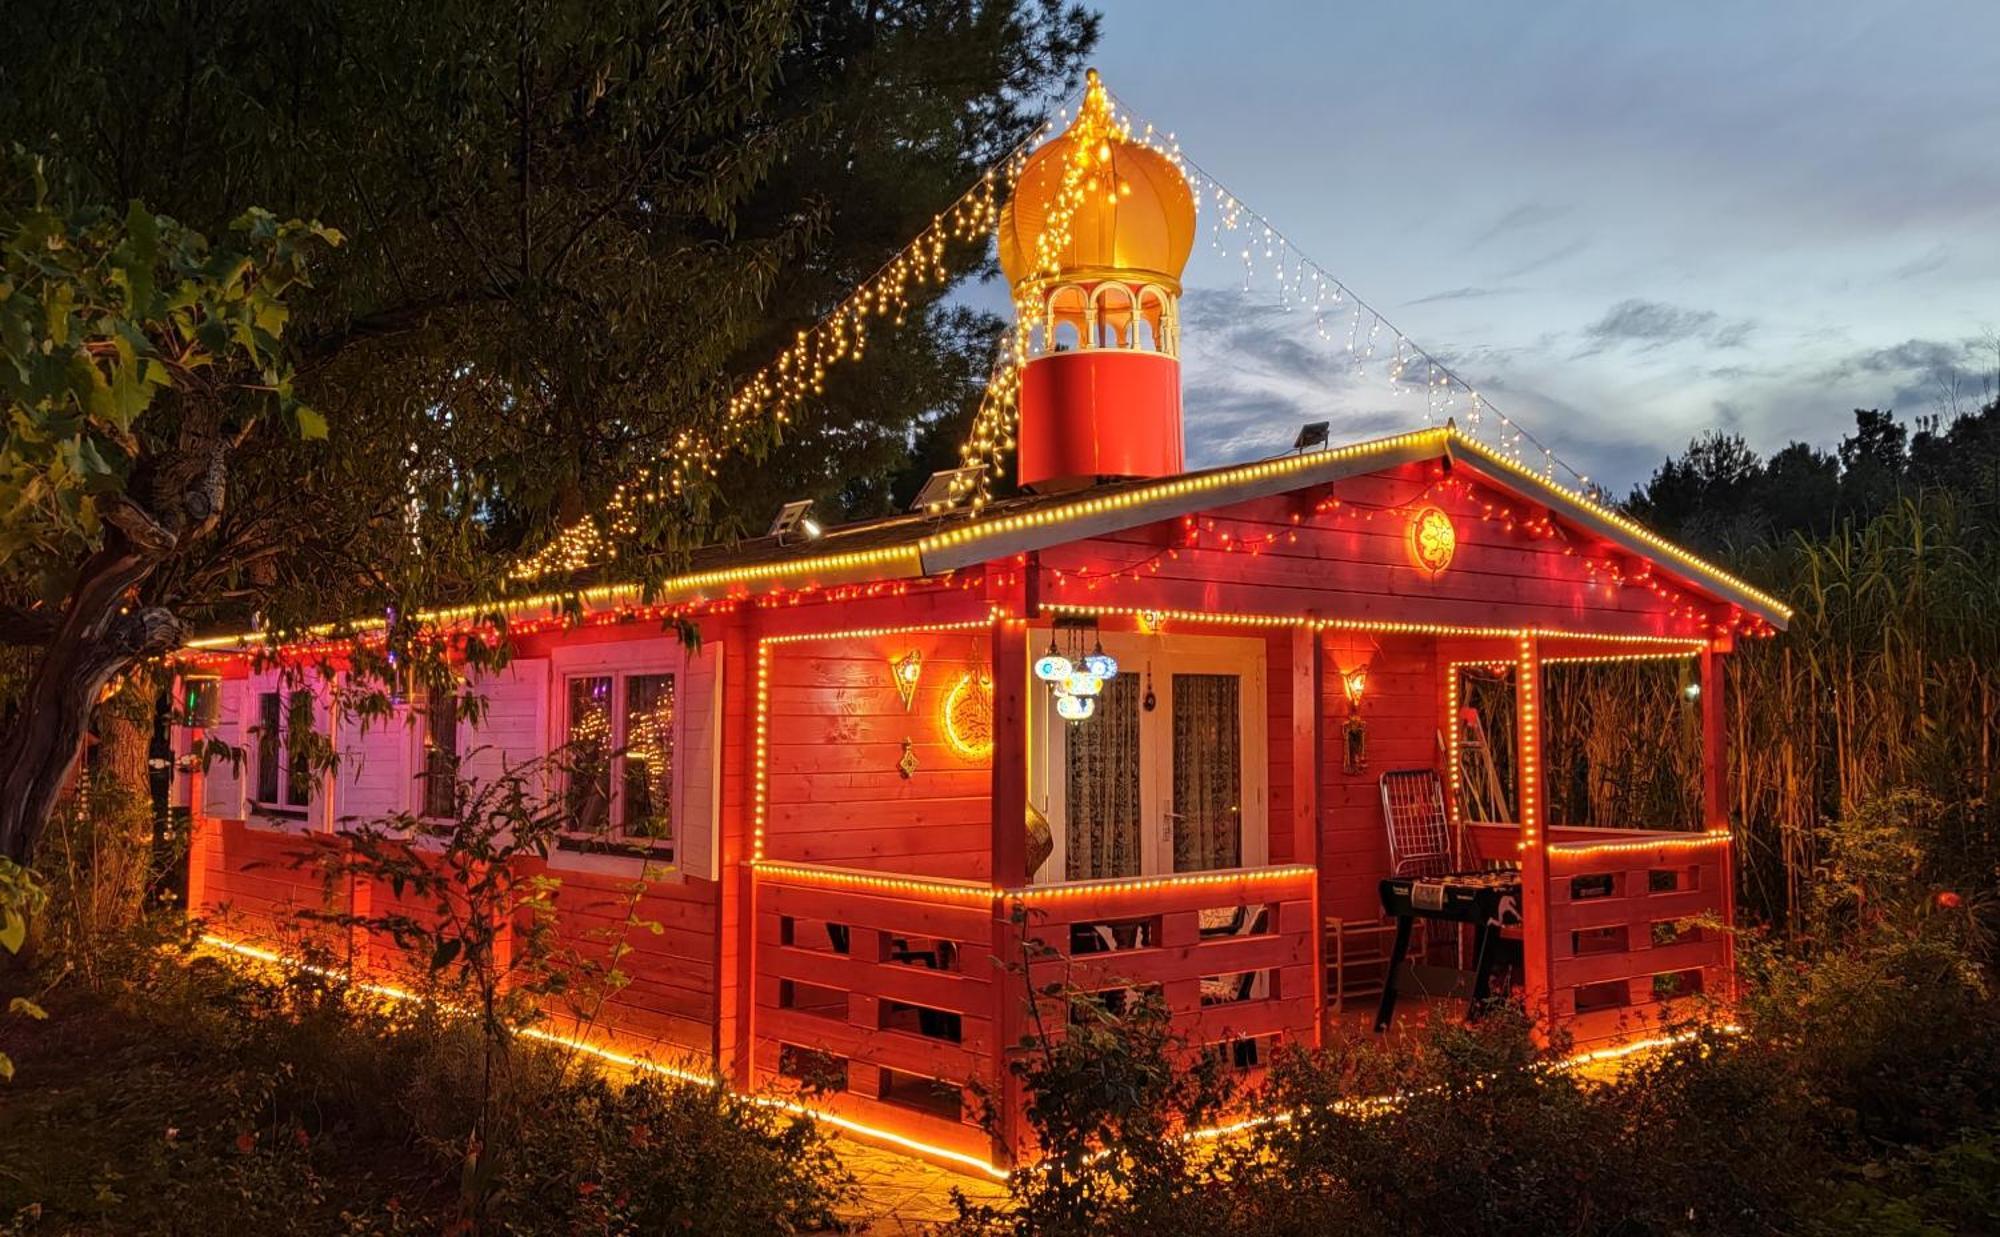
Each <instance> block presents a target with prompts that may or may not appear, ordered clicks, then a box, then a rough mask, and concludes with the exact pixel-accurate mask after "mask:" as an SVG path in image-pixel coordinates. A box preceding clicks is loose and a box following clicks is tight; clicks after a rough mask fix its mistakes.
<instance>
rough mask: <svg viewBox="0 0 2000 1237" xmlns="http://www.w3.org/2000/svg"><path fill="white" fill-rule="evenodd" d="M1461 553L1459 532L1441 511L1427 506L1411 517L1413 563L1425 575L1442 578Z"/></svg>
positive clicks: (1411, 557)
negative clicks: (1454, 558) (1452, 559)
mask: <svg viewBox="0 0 2000 1237" xmlns="http://www.w3.org/2000/svg"><path fill="white" fill-rule="evenodd" d="M1456 553H1458V530H1457V529H1456V528H1454V527H1452V523H1451V517H1450V516H1448V515H1446V514H1445V513H1444V511H1443V509H1442V508H1438V507H1424V508H1421V509H1420V510H1418V512H1417V513H1416V514H1415V515H1413V516H1411V517H1410V561H1411V562H1414V563H1415V564H1416V565H1417V566H1418V567H1420V568H1422V569H1423V570H1424V572H1425V573H1427V574H1429V575H1432V576H1436V575H1441V574H1443V572H1444V569H1445V568H1447V567H1449V566H1451V558H1452V555H1454V554H1456Z"/></svg>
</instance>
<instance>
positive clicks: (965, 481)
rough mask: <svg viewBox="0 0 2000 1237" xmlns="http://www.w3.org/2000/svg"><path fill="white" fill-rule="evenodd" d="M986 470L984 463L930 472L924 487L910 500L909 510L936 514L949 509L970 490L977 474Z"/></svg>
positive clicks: (975, 482) (976, 481)
mask: <svg viewBox="0 0 2000 1237" xmlns="http://www.w3.org/2000/svg"><path fill="white" fill-rule="evenodd" d="M985 471H986V465H984V464H968V465H966V466H965V467H964V468H942V469H939V470H938V471H937V472H934V473H932V474H931V477H930V480H928V481H926V482H924V488H923V489H921V490H918V491H917V496H916V498H915V499H913V500H911V502H910V510H912V511H918V512H922V513H924V514H926V515H938V514H941V513H943V512H946V511H949V510H951V509H952V508H953V507H955V506H957V505H958V502H959V500H960V499H961V498H963V497H964V496H965V495H967V494H970V493H971V492H972V487H973V486H974V485H975V484H977V483H978V481H979V474H981V473H983V472H985Z"/></svg>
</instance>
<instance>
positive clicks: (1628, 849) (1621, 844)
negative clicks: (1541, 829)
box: [1548, 829, 1732, 859]
mask: <svg viewBox="0 0 2000 1237" xmlns="http://www.w3.org/2000/svg"><path fill="white" fill-rule="evenodd" d="M1731 841H1732V839H1731V837H1730V835H1729V830H1727V829H1710V830H1707V831H1704V832H1702V833H1696V834H1679V835H1666V836H1660V835H1653V836H1650V837H1646V838H1635V839H1632V840H1630V841H1618V842H1550V843H1549V844H1548V852H1549V854H1550V855H1552V856H1557V857H1561V858H1566V859H1581V858H1587V857H1589V856H1591V855H1624V854H1632V853H1634V852H1638V851H1656V850H1705V849H1707V848H1709V847H1712V846H1728V845H1729V844H1730V842H1731Z"/></svg>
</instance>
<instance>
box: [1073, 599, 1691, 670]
mask: <svg viewBox="0 0 2000 1237" xmlns="http://www.w3.org/2000/svg"><path fill="white" fill-rule="evenodd" d="M1042 609H1043V610H1045V611H1048V612H1051V613H1057V614H1093V615H1108V614H1115V615H1121V616H1125V617H1129V618H1136V619H1150V620H1155V621H1158V622H1170V623H1196V624H1200V623H1206V624H1209V625H1211V626H1215V627H1262V628H1279V627H1311V628H1313V629H1315V630H1318V631H1365V632H1371V633H1374V634H1377V635H1405V636H1452V637H1462V638H1469V639H1494V640H1520V639H1522V638H1524V637H1528V636H1533V637H1536V638H1537V639H1543V640H1588V641H1594V642H1597V643H1602V644H1643V645H1660V646H1664V647H1666V648H1669V649H1672V650H1673V652H1670V653H1636V652H1635V653H1630V654H1617V655H1613V656H1612V657H1611V658H1609V660H1615V661H1626V660H1641V659H1644V658H1648V657H1676V658H1678V657H1691V656H1693V655H1694V654H1696V653H1698V652H1700V651H1701V650H1702V648H1704V647H1705V646H1706V645H1707V644H1708V641H1707V640H1705V639H1703V638H1702V637H1700V636H1653V635H1644V634H1637V635H1627V634H1620V633H1618V632H1609V631H1567V630H1564V629H1562V628H1556V627H1468V626H1465V625H1462V624H1457V623H1406V622H1402V621H1400V620H1396V619H1343V618H1312V617H1309V616H1306V615H1298V614H1236V613H1228V612H1221V611H1206V610H1157V609H1151V608H1148V607H1145V606H1095V605H1080V604H1077V603H1073V602H1067V601H1045V602H1043V603H1042ZM1466 664H1467V665H1503V664H1504V665H1512V664H1513V658H1511V657H1489V658H1474V659H1472V660H1471V661H1469V662H1467V663H1466Z"/></svg>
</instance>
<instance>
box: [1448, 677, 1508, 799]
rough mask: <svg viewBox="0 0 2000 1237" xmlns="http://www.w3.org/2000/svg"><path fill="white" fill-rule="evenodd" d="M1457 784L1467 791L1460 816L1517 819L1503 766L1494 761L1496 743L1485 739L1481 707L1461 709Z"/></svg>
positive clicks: (1459, 716) (1459, 713) (1459, 712)
mask: <svg viewBox="0 0 2000 1237" xmlns="http://www.w3.org/2000/svg"><path fill="white" fill-rule="evenodd" d="M1458 784H1459V788H1460V790H1461V791H1462V792H1463V793H1464V795H1465V803H1464V810H1463V811H1462V812H1461V813H1460V819H1462V820H1468V821H1472V820H1477V821H1511V820H1513V819H1514V811H1513V809H1512V808H1511V807H1509V806H1508V804H1507V791H1506V789H1505V788H1504V787H1502V786H1501V785H1500V770H1499V768H1498V767H1497V766H1495V765H1494V763H1493V745H1492V744H1490V743H1488V742H1487V741H1486V726H1485V723H1483V722H1482V721H1481V720H1480V717H1479V710H1478V709H1475V708H1472V707H1470V706H1467V707H1465V708H1462V709H1460V710H1459V711H1458Z"/></svg>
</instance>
